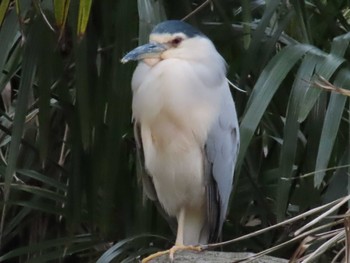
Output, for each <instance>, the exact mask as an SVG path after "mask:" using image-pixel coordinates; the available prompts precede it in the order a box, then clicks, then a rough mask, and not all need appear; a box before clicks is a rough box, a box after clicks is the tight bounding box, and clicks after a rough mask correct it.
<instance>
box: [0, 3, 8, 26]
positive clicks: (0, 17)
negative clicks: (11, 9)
mask: <svg viewBox="0 0 350 263" xmlns="http://www.w3.org/2000/svg"><path fill="white" fill-rule="evenodd" d="M9 3H10V0H3V1H1V3H0V27H1V25H2V22H3V21H4V18H5V15H6V11H7V8H8V6H9Z"/></svg>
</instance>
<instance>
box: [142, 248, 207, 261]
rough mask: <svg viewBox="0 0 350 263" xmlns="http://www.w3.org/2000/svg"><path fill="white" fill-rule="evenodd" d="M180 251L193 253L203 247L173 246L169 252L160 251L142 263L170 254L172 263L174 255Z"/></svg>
mask: <svg viewBox="0 0 350 263" xmlns="http://www.w3.org/2000/svg"><path fill="white" fill-rule="evenodd" d="M179 250H192V251H197V252H199V251H201V250H202V249H201V247H200V246H184V245H175V246H173V247H172V248H171V249H168V250H164V251H159V252H157V253H154V254H152V255H149V256H148V257H146V258H144V259H142V261H141V262H142V263H147V262H149V261H150V260H152V259H155V258H157V257H160V256H163V255H165V254H168V253H169V259H170V261H171V262H173V261H174V254H175V252H176V251H179Z"/></svg>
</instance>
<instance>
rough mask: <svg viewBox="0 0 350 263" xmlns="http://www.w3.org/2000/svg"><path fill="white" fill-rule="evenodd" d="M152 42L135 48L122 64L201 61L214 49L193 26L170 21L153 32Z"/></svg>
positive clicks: (161, 24)
mask: <svg viewBox="0 0 350 263" xmlns="http://www.w3.org/2000/svg"><path fill="white" fill-rule="evenodd" d="M149 40H150V42H149V43H147V44H145V45H142V46H139V47H137V48H135V49H134V50H132V51H130V52H129V53H128V54H126V55H125V56H124V57H123V58H122V60H121V62H122V63H126V62H129V61H132V60H137V61H140V60H142V61H144V62H145V63H147V64H148V65H150V66H153V65H155V64H157V63H158V62H159V61H161V60H164V59H168V58H177V59H186V60H191V59H200V58H201V57H206V56H208V54H210V52H211V51H212V49H214V50H215V47H214V46H213V44H212V42H211V41H210V40H209V39H208V38H207V37H206V36H205V35H203V34H202V33H201V32H200V31H199V30H197V29H195V28H194V27H192V26H191V25H189V24H187V23H185V22H182V21H178V20H169V21H164V22H162V23H160V24H158V25H157V26H156V27H155V28H154V29H153V30H152V32H151V34H150V37H149Z"/></svg>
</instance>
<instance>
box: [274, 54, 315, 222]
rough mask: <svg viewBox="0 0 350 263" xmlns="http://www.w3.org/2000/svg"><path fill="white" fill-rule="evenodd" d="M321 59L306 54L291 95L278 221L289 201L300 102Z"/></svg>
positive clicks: (279, 194) (278, 202)
mask: <svg viewBox="0 0 350 263" xmlns="http://www.w3.org/2000/svg"><path fill="white" fill-rule="evenodd" d="M319 61H320V58H319V56H318V55H315V54H314V53H312V52H310V53H308V54H306V56H305V58H304V59H303V62H302V63H301V66H300V67H299V70H298V73H297V75H296V77H295V80H294V83H293V87H292V92H291V94H290V97H289V101H288V107H287V113H286V122H285V126H284V135H283V144H282V149H281V155H280V162H279V166H280V170H279V173H280V178H279V182H278V185H277V195H276V199H275V200H276V214H277V221H281V220H283V219H284V217H285V211H286V208H287V206H288V203H289V193H290V187H291V184H292V182H291V180H290V178H291V177H292V174H293V166H294V162H295V155H296V150H297V145H298V132H299V122H298V115H299V109H300V103H301V101H302V99H303V97H304V96H305V92H306V90H307V89H306V87H307V86H310V83H311V79H312V76H313V73H314V70H315V67H316V65H317V63H318V62H319Z"/></svg>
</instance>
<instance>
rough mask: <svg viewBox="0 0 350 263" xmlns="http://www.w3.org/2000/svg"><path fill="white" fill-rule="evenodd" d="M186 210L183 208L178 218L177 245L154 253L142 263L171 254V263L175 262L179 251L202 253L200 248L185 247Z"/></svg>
mask: <svg viewBox="0 0 350 263" xmlns="http://www.w3.org/2000/svg"><path fill="white" fill-rule="evenodd" d="M185 217H186V210H185V208H182V209H181V210H180V213H179V215H178V217H177V233H176V242H175V245H174V246H173V247H172V248H170V249H168V250H165V251H160V252H157V253H154V254H152V255H150V256H148V257H146V258H144V259H143V260H142V263H147V262H149V261H150V260H152V259H154V258H157V257H160V256H162V255H165V254H168V253H169V259H170V261H171V262H173V261H174V254H175V252H176V251H179V250H192V251H198V252H199V251H201V250H202V249H201V247H200V246H190V245H184V231H185V220H186V218H185Z"/></svg>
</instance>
